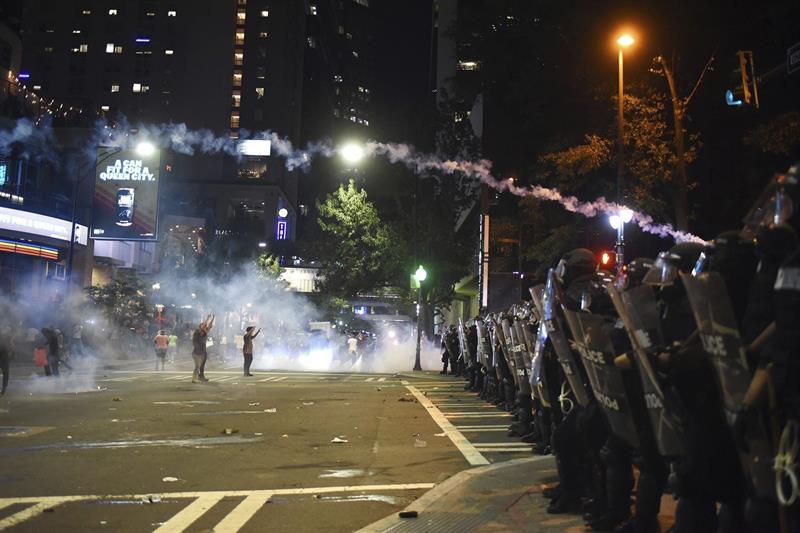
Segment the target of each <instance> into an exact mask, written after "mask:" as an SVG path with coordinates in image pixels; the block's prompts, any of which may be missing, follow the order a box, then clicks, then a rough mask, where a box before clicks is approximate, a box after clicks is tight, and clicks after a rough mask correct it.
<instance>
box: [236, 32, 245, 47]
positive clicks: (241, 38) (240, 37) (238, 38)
mask: <svg viewBox="0 0 800 533" xmlns="http://www.w3.org/2000/svg"><path fill="white" fill-rule="evenodd" d="M235 42H236V44H244V32H243V31H237V32H236V41H235Z"/></svg>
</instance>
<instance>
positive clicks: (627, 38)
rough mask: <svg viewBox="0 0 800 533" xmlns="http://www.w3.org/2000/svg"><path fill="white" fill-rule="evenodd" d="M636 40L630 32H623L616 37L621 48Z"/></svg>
mask: <svg viewBox="0 0 800 533" xmlns="http://www.w3.org/2000/svg"><path fill="white" fill-rule="evenodd" d="M635 42H636V39H634V38H633V35H631V34H630V33H623V34H622V35H620V36H619V37H617V44H618V45H620V46H621V47H623V48H628V47H629V46H630V45H632V44H633V43H635Z"/></svg>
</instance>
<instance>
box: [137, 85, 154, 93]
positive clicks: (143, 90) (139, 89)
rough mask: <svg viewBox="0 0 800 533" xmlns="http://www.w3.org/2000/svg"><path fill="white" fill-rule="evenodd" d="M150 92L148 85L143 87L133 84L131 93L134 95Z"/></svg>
mask: <svg viewBox="0 0 800 533" xmlns="http://www.w3.org/2000/svg"><path fill="white" fill-rule="evenodd" d="M149 91H150V86H149V85H144V84H141V83H134V84H133V92H135V93H146V92H149Z"/></svg>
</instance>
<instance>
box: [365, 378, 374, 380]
mask: <svg viewBox="0 0 800 533" xmlns="http://www.w3.org/2000/svg"><path fill="white" fill-rule="evenodd" d="M374 380H375V378H367V379H365V380H364V381H374Z"/></svg>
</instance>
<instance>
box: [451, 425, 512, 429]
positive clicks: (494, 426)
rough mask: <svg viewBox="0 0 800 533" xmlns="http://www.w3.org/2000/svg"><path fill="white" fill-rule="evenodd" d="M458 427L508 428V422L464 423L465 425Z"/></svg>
mask: <svg viewBox="0 0 800 533" xmlns="http://www.w3.org/2000/svg"><path fill="white" fill-rule="evenodd" d="M456 427H457V428H458V429H484V428H504V429H508V426H507V425H506V424H479V425H477V424H472V425H466V424H465V425H463V426H456Z"/></svg>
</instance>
